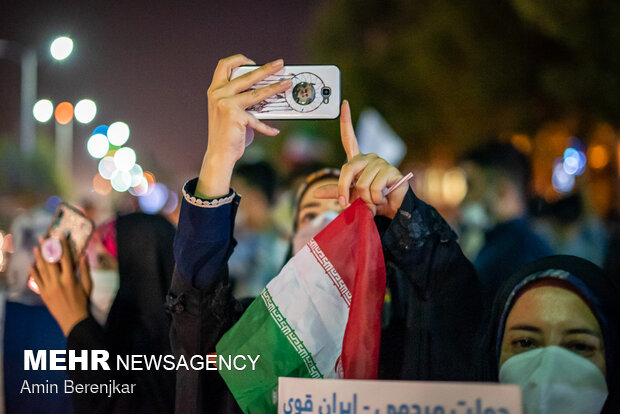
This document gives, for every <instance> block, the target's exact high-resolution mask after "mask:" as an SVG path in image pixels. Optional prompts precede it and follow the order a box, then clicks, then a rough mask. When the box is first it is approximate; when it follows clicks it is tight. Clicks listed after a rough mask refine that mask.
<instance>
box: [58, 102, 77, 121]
mask: <svg viewBox="0 0 620 414" xmlns="http://www.w3.org/2000/svg"><path fill="white" fill-rule="evenodd" d="M54 117H55V118H56V122H58V123H59V124H60V125H67V124H68V123H69V122H71V120H72V119H73V105H71V103H69V102H61V103H59V104H58V106H57V107H56V110H55V111H54Z"/></svg>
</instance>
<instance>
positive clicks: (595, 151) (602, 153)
mask: <svg viewBox="0 0 620 414" xmlns="http://www.w3.org/2000/svg"><path fill="white" fill-rule="evenodd" d="M588 158H589V160H590V165H591V166H592V168H594V169H595V170H599V169H601V168H605V167H606V166H607V164H609V153H608V152H607V148H605V147H604V146H603V145H594V146H592V147H590V150H589V151H588Z"/></svg>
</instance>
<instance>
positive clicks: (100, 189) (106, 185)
mask: <svg viewBox="0 0 620 414" xmlns="http://www.w3.org/2000/svg"><path fill="white" fill-rule="evenodd" d="M93 189H94V190H95V192H96V193H97V194H99V195H108V194H110V191H112V184H110V182H109V181H108V180H106V179H105V178H103V177H102V176H101V174H99V173H97V174H95V176H94V177H93Z"/></svg>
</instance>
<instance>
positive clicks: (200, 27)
mask: <svg viewBox="0 0 620 414" xmlns="http://www.w3.org/2000/svg"><path fill="white" fill-rule="evenodd" d="M0 7H1V9H0V39H2V40H1V42H2V43H0V45H1V47H0V58H1V59H0V96H1V98H2V99H0V142H1V144H0V231H2V232H3V233H7V232H8V231H9V226H10V224H11V221H12V220H13V219H14V218H15V216H16V215H18V214H19V213H20V212H21V211H22V210H23V209H28V208H31V207H33V206H36V205H41V206H42V205H46V203H47V204H48V207H49V208H53V207H55V205H56V204H57V202H58V201H59V200H60V199H65V200H68V201H71V202H73V203H76V204H78V205H81V206H83V207H85V208H89V207H90V208H91V210H89V211H90V212H91V213H90V214H91V215H92V217H93V219H95V221H97V222H102V221H105V220H106V219H109V218H111V217H113V216H114V215H115V214H117V213H120V212H131V211H136V210H142V211H145V212H147V213H158V212H159V213H163V214H167V215H169V216H170V218H171V220H172V221H173V222H174V214H175V210H176V208H177V206H178V195H179V193H180V189H181V187H182V184H183V183H184V182H185V181H186V180H187V179H189V178H191V177H193V176H195V175H196V174H197V172H198V170H199V168H200V165H201V161H202V155H203V153H204V150H205V148H206V145H207V142H206V140H207V137H206V135H207V117H206V89H207V87H208V85H209V83H210V78H211V75H212V72H213V69H214V68H215V65H216V63H217V61H218V59H219V58H221V57H225V56H228V55H231V54H234V53H238V52H241V53H244V54H246V55H247V56H249V57H251V58H252V59H254V60H255V61H257V62H259V63H262V62H267V61H269V60H271V59H275V58H278V57H282V58H284V60H285V62H286V63H289V64H292V63H298V64H300V63H304V64H306V63H309V64H336V65H338V66H339V67H340V69H341V71H342V90H343V96H344V97H346V98H348V99H349V100H350V102H351V105H352V108H353V117H354V121H355V122H358V124H357V126H358V131H357V132H358V134H359V135H360V138H361V137H362V136H364V139H365V140H366V141H368V142H367V143H366V144H365V147H366V148H371V149H373V150H374V149H375V148H379V149H381V148H383V147H385V148H386V151H388V152H389V153H390V154H388V155H384V156H386V157H388V158H389V157H390V156H393V158H392V160H393V161H392V162H394V163H395V164H398V165H399V168H400V169H401V170H402V171H408V170H411V171H414V173H415V178H414V180H413V185H414V188H415V190H416V193H417V194H418V195H419V196H420V197H421V198H423V199H424V200H426V201H427V202H429V203H431V204H433V205H434V206H436V207H437V208H438V209H439V210H440V211H441V212H442V213H443V214H444V215H445V216H446V217H447V219H448V220H449V221H450V222H451V223H453V224H456V223H458V220H459V205H460V203H461V201H462V200H463V199H464V198H465V196H466V194H467V190H468V177H467V176H466V174H465V171H464V170H463V169H462V168H461V167H460V166H459V164H460V157H461V156H462V155H463V154H464V153H466V152H467V151H469V150H471V149H472V148H475V147H477V146H478V145H481V144H483V143H485V142H487V141H489V140H491V139H494V140H500V141H503V142H506V143H510V144H511V145H512V146H514V147H515V148H516V149H518V150H519V151H520V152H521V153H523V154H524V155H525V156H527V158H528V160H529V162H530V164H531V166H532V175H531V180H530V182H529V184H528V189H529V200H531V201H530V207H531V211H530V213H531V214H532V215H533V216H535V217H537V216H541V217H543V218H545V217H549V214H551V215H552V218H553V219H558V218H561V220H560V221H561V222H562V226H564V224H566V223H568V224H571V225H572V224H574V223H577V222H579V223H581V222H582V221H583V220H586V219H587V220H590V219H593V220H597V223H599V225H601V226H604V227H606V228H607V230H608V231H609V232H611V233H614V231H615V230H614V229H615V227H614V226H615V225H616V223H617V218H618V211H619V205H620V185H619V174H620V165H619V163H618V157H619V155H620V145H619V140H618V137H619V136H618V123H619V121H620V70H619V68H620V25H618V22H619V21H620V3H618V2H615V1H588V0H567V1H564V2H556V1H552V0H545V1H534V0H511V1H505V2H496V1H489V0H474V1H473V2H467V3H464V2H458V1H447V0H435V1H405V0H400V1H391V0H355V1H354V0H330V1H312V2H302V1H286V2H278V1H275V0H263V1H261V2H250V1H246V0H238V1H237V2H235V3H234V4H233V3H230V2H217V1H213V2H190V1H187V2H171V1H170V2H164V1H148V2H147V1H130V2H89V1H79V2H78V1H57V2H35V1H28V0H25V1H19V2H17V1H4V2H2V5H1V6H0ZM58 36H67V37H69V38H70V39H71V40H72V50H71V52H70V54H69V55H68V56H67V57H66V58H64V59H63V60H57V59H55V58H53V57H52V56H51V54H50V46H51V44H52V42H53V41H54V39H55V38H57V37H58ZM33 59H35V62H34V63H33ZM33 65H34V66H33ZM41 99H46V100H49V102H48V103H43V104H40V106H39V110H40V112H41V113H42V115H37V116H40V117H41V118H42V119H43V120H46V119H45V118H46V117H47V118H48V119H47V120H46V122H39V121H37V120H35V117H34V115H33V106H34V104H35V103H36V102H38V101H39V100H41ZM82 99H88V100H90V101H91V102H90V103H86V104H82V107H81V109H82V110H83V111H86V115H80V116H78V115H79V114H78V105H77V104H78V102H80V101H81V100H82ZM62 103H68V104H67V105H65V106H64V107H63V106H62V105H61V104H62ZM46 105H47V106H46ZM93 106H94V107H95V108H96V111H95V112H94V113H93V109H92V108H93ZM50 108H51V109H50ZM63 111H64V112H63ZM89 111H90V112H89ZM52 112H53V115H50V114H51V113H52ZM89 114H90V115H92V119H89V117H90V115H89ZM362 114H364V115H363V116H360V115H362ZM59 116H60V118H59ZM50 117H51V118H50ZM80 117H82V118H83V120H84V122H82V121H81V120H80ZM275 124H276V126H277V127H278V128H280V129H281V130H282V131H283V133H282V134H281V135H280V136H279V137H276V138H266V137H259V138H258V139H257V140H256V141H255V142H254V144H253V145H252V146H250V147H249V148H248V151H247V153H246V155H245V156H244V160H245V161H246V162H248V163H254V162H263V161H266V162H267V163H270V164H271V166H272V167H273V168H274V170H275V171H276V176H277V177H278V181H277V182H278V186H277V189H276V199H278V200H281V199H284V200H289V201H290V198H291V196H290V194H289V193H287V190H290V188H292V186H294V183H295V182H296V181H295V180H296V179H297V177H299V176H300V175H303V174H305V173H307V172H309V171H312V170H313V169H316V168H317V167H319V166H324V165H327V166H339V165H341V164H342V162H343V161H344V152H343V151H342V149H341V148H340V141H339V134H338V122H337V120H336V121H319V122H317V121H312V122H310V121H304V122H280V123H275ZM93 136H94V138H93ZM380 155H383V154H380ZM135 164H137V165H138V166H137V167H136V166H135ZM286 194H289V196H288V198H287V197H286ZM53 196H56V197H58V198H54V197H53ZM50 197H53V198H50ZM566 200H568V201H566ZM557 202H561V203H560V204H559V205H558V204H556V203H557ZM562 203H563V204H562ZM571 203H572V204H571ZM289 204H290V203H289ZM269 208H270V209H273V211H275V212H276V216H278V217H276V218H275V219H274V221H275V223H276V225H278V224H277V223H280V224H279V225H280V227H281V233H282V235H283V237H284V238H286V237H288V236H289V235H290V222H291V221H290V215H291V212H290V211H291V208H290V205H289V206H288V207H287V206H286V205H285V206H284V207H283V206H281V203H280V204H276V205H275V206H274V207H269ZM562 209H563V210H562ZM550 212H551V213H550ZM561 212H565V213H566V214H564V215H562V213H561ZM562 220H564V221H562ZM580 220H581V221H580ZM556 221H557V220H556ZM547 224H548V223H547ZM568 224H567V225H568ZM543 227H545V226H543ZM545 231H547V230H546V227H545V229H543V230H542V232H543V233H544V232H545Z"/></svg>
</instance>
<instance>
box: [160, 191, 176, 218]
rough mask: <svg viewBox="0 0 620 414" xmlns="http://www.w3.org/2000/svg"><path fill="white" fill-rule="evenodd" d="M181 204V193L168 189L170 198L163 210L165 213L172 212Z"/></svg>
mask: <svg viewBox="0 0 620 414" xmlns="http://www.w3.org/2000/svg"><path fill="white" fill-rule="evenodd" d="M178 206H179V195H178V194H177V193H175V192H174V191H172V190H168V199H167V200H166V204H164V207H162V209H161V211H162V213H164V214H172V213H173V212H174V210H176V209H177V207H178Z"/></svg>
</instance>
